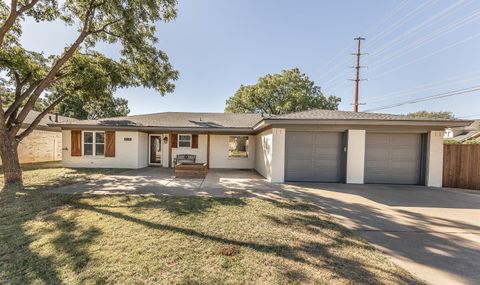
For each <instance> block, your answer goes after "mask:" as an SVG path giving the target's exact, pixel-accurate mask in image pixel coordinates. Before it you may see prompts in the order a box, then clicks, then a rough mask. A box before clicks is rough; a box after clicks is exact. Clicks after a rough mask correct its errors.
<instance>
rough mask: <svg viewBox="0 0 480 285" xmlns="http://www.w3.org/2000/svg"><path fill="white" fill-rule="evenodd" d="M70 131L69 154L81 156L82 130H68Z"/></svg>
mask: <svg viewBox="0 0 480 285" xmlns="http://www.w3.org/2000/svg"><path fill="white" fill-rule="evenodd" d="M70 133H71V149H70V155H71V156H82V131H70Z"/></svg>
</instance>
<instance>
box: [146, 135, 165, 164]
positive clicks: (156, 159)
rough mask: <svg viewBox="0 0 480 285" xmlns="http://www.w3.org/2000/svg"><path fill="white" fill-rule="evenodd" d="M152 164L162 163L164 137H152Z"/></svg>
mask: <svg viewBox="0 0 480 285" xmlns="http://www.w3.org/2000/svg"><path fill="white" fill-rule="evenodd" d="M149 162H150V164H153V165H155V164H161V163H162V137H161V136H155V135H152V136H150V160H149Z"/></svg>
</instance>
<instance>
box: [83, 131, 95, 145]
mask: <svg viewBox="0 0 480 285" xmlns="http://www.w3.org/2000/svg"><path fill="white" fill-rule="evenodd" d="M83 142H86V143H93V133H92V132H84V133H83Z"/></svg>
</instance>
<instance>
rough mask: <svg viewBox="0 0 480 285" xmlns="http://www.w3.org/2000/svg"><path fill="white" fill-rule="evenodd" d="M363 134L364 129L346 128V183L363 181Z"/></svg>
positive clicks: (364, 134) (360, 182) (364, 133)
mask: <svg viewBox="0 0 480 285" xmlns="http://www.w3.org/2000/svg"><path fill="white" fill-rule="evenodd" d="M365 136H366V132H365V130H348V144H347V177H346V178H347V179H346V180H347V181H346V182H347V184H363V183H364V175H365Z"/></svg>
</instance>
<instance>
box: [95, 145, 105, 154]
mask: <svg viewBox="0 0 480 285" xmlns="http://www.w3.org/2000/svg"><path fill="white" fill-rule="evenodd" d="M104 154H105V145H104V144H96V145H95V155H104Z"/></svg>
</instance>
